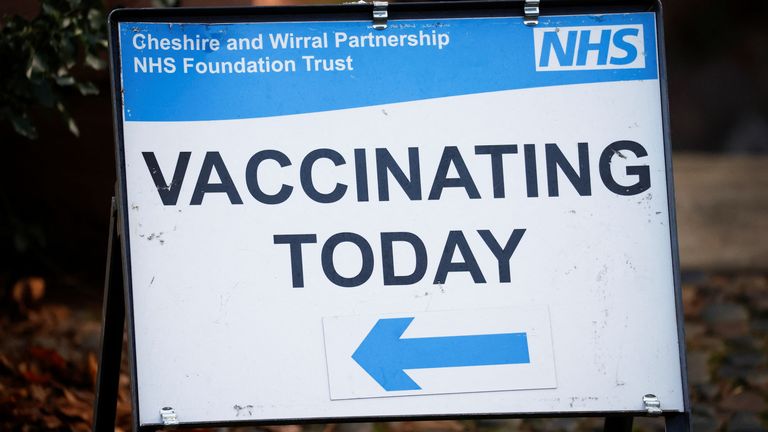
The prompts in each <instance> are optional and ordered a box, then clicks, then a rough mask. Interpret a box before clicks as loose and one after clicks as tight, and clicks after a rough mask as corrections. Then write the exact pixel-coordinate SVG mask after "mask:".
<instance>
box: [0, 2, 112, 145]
mask: <svg viewBox="0 0 768 432" xmlns="http://www.w3.org/2000/svg"><path fill="white" fill-rule="evenodd" d="M106 47H107V39H106V21H105V18H104V12H103V6H102V4H101V1H100V0H42V2H41V10H40V13H39V14H38V15H37V17H35V18H34V19H32V20H29V21H28V20H26V19H24V18H22V17H19V16H3V17H1V18H0V121H9V122H10V123H11V124H12V125H13V128H14V129H15V130H16V132H18V133H19V134H21V135H23V136H25V137H27V138H29V139H35V138H37V128H36V127H35V125H34V123H33V122H32V119H31V116H30V110H31V109H32V108H33V107H36V106H42V107H45V108H49V109H53V110H56V111H57V112H58V113H59V115H60V116H61V117H62V119H63V120H64V122H65V123H66V125H67V127H68V129H69V131H70V132H72V133H73V134H75V135H79V131H78V128H77V124H76V123H75V121H74V119H73V118H72V116H71V115H70V114H69V112H68V111H67V108H66V106H65V105H64V103H63V101H62V97H61V93H62V89H64V88H67V87H70V88H76V89H77V90H78V91H79V92H80V94H82V95H94V94H98V92H99V90H98V88H97V87H96V86H95V85H94V84H93V83H92V82H90V81H83V80H80V79H78V78H77V77H76V76H75V74H74V73H73V71H74V69H75V68H76V67H78V66H79V65H84V66H85V67H87V68H91V69H95V70H102V69H104V68H105V66H106V64H105V62H104V61H103V60H102V58H101V55H102V54H103V53H104V51H105V49H106Z"/></svg>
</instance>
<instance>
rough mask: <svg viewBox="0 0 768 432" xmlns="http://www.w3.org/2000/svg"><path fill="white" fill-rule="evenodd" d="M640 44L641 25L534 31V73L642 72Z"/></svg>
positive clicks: (543, 28)
mask: <svg viewBox="0 0 768 432" xmlns="http://www.w3.org/2000/svg"><path fill="white" fill-rule="evenodd" d="M643 41H644V39H643V26H642V25H640V24H637V25H607V26H588V27H541V28H534V29H533V43H534V47H535V50H536V70H537V71H542V72H543V71H574V70H600V69H635V68H644V67H645V45H644V43H643Z"/></svg>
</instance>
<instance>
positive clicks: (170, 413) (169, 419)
mask: <svg viewBox="0 0 768 432" xmlns="http://www.w3.org/2000/svg"><path fill="white" fill-rule="evenodd" d="M160 420H162V422H163V426H174V425H177V424H179V419H178V418H176V411H175V410H174V409H173V408H171V407H163V408H160Z"/></svg>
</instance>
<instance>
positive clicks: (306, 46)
mask: <svg viewBox="0 0 768 432" xmlns="http://www.w3.org/2000/svg"><path fill="white" fill-rule="evenodd" d="M120 55H121V58H120V60H121V69H122V70H121V72H122V86H123V88H122V90H123V103H124V106H123V109H124V113H123V114H124V119H125V121H201V120H229V119H246V118H258V117H270V116H281V115H290V114H301V113H311V112H321V111H330V110H339V109H346V108H356V107H364V106H371V105H380V104H388V103H396V102H407V101H415V100H422V99H432V98H439V97H447V96H458V95H467V94H473V93H485V92H495V91H503V90H514V89H524V88H534V87H547V86H556V85H570V84H586V83H599V82H615V81H632V80H649V79H656V78H657V77H658V66H657V50H656V25H655V17H654V14H653V13H632V14H616V15H589V16H586V15H582V16H563V17H542V18H541V20H540V23H539V25H538V26H535V27H528V26H525V25H523V23H522V19H521V18H520V17H509V18H461V19H442V20H439V19H427V20H394V21H390V23H389V27H388V28H387V29H386V30H383V31H377V30H374V29H373V28H372V26H371V23H370V22H369V21H359V22H358V21H351V22H350V21H344V22H280V23H236V24H226V23H205V24H201V23H131V22H126V23H121V24H120Z"/></svg>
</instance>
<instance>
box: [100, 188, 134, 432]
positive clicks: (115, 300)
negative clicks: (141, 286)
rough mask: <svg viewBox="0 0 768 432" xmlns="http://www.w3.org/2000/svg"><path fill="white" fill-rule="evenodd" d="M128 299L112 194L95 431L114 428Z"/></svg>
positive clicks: (112, 429)
mask: <svg viewBox="0 0 768 432" xmlns="http://www.w3.org/2000/svg"><path fill="white" fill-rule="evenodd" d="M125 300H126V299H125V292H124V289H123V263H122V260H121V253H120V238H119V235H118V229H117V203H116V202H115V198H114V197H113V198H112V210H111V216H110V220H109V241H108V242H107V265H106V275H105V278H104V306H103V307H102V312H101V316H102V328H101V351H100V352H99V370H98V373H97V375H96V400H95V401H94V404H93V430H94V431H96V432H102V431H110V432H112V431H114V430H115V415H116V411H117V392H118V387H119V385H120V360H121V357H122V353H123V329H124V327H125Z"/></svg>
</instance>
